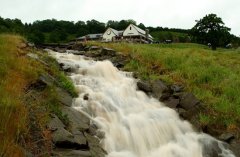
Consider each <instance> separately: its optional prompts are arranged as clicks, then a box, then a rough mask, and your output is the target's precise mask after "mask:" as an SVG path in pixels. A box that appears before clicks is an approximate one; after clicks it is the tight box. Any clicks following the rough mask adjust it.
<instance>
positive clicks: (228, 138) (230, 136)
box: [219, 133, 235, 143]
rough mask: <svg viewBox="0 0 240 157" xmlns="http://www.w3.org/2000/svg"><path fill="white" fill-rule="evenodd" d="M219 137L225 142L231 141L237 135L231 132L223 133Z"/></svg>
mask: <svg viewBox="0 0 240 157" xmlns="http://www.w3.org/2000/svg"><path fill="white" fill-rule="evenodd" d="M219 139H220V140H222V141H224V142H227V143H230V142H231V141H232V140H233V139H235V137H234V135H233V134H231V133H223V134H221V135H220V136H219Z"/></svg>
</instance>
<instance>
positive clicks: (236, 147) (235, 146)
mask: <svg viewBox="0 0 240 157" xmlns="http://www.w3.org/2000/svg"><path fill="white" fill-rule="evenodd" d="M230 149H231V150H232V152H233V153H234V155H235V156H236V157H240V141H236V142H234V143H232V144H231V145H230Z"/></svg>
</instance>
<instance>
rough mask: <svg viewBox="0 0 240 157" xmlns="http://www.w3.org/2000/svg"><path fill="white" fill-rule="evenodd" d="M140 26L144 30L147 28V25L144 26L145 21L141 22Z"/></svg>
mask: <svg viewBox="0 0 240 157" xmlns="http://www.w3.org/2000/svg"><path fill="white" fill-rule="evenodd" d="M138 27H139V28H141V29H143V30H145V29H146V27H145V26H144V24H143V23H140V24H139V25H138Z"/></svg>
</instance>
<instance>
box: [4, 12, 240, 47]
mask: <svg viewBox="0 0 240 157" xmlns="http://www.w3.org/2000/svg"><path fill="white" fill-rule="evenodd" d="M214 15H215V14H214ZM216 18H218V17H217V16H213V17H210V18H208V19H207V20H202V19H201V20H199V21H198V23H197V24H196V25H195V26H194V27H193V28H192V29H176V28H167V27H165V28H164V27H146V26H145V25H144V24H143V23H140V24H137V23H136V21H134V20H131V19H130V20H121V21H113V20H109V21H108V22H107V23H103V22H99V21H97V20H94V19H93V20H89V21H86V22H84V21H78V22H73V21H64V20H56V19H47V20H42V21H39V20H37V21H35V22H33V23H22V21H21V20H19V19H9V18H6V19H4V18H2V17H0V33H17V34H21V35H23V36H25V37H26V38H27V39H28V40H29V41H31V42H34V43H36V44H39V43H58V42H68V41H70V40H73V39H75V38H77V37H80V36H84V35H86V34H94V33H103V32H104V31H105V30H106V29H107V28H108V27H111V28H114V29H117V30H124V29H125V28H126V27H127V26H128V25H129V24H135V25H137V26H138V27H139V28H141V29H143V30H145V29H148V30H149V31H150V34H151V35H152V36H153V37H154V38H155V40H156V41H158V42H164V41H166V40H171V41H173V42H196V43H201V44H207V43H212V44H213V45H216V46H222V47H223V46H225V45H226V44H228V43H230V42H232V43H234V44H235V45H237V46H238V45H240V40H239V38H238V37H236V36H234V35H232V34H230V33H229V29H220V30H221V31H222V30H224V31H225V32H224V31H222V33H220V34H217V35H216V34H215V32H214V31H213V32H211V37H209V38H207V37H206V34H204V33H203V32H201V33H199V32H198V30H199V29H204V27H207V24H208V23H211V21H214V20H215V23H218V24H219V23H220V24H219V25H216V26H220V25H221V26H223V25H224V23H223V22H222V21H221V18H218V20H216ZM204 19H206V17H204ZM199 23H200V24H199ZM216 26H214V27H216ZM226 28H227V27H226ZM223 36H224V38H223ZM214 38H221V41H220V42H218V41H217V42H216V39H214ZM211 39H214V40H213V41H214V42H213V41H211ZM215 43H216V44H215Z"/></svg>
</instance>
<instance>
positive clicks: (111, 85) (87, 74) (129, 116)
mask: <svg viewBox="0 0 240 157" xmlns="http://www.w3.org/2000/svg"><path fill="white" fill-rule="evenodd" d="M49 53H50V54H51V55H52V56H54V57H55V58H56V59H57V60H58V62H61V63H64V64H65V65H68V66H71V67H72V68H73V69H75V70H74V72H73V73H71V78H72V80H73V82H74V84H75V86H76V88H77V90H78V93H79V97H78V98H77V99H76V100H75V102H74V104H73V107H74V108H76V109H77V110H80V111H83V112H85V113H86V114H87V115H88V116H89V117H91V118H92V121H93V123H95V124H96V125H97V126H98V128H99V129H100V130H101V131H103V132H104V133H105V138H103V139H102V141H101V143H102V146H103V148H104V149H105V150H106V151H107V152H108V155H107V156H108V157H207V156H209V157H210V156H213V155H214V154H215V155H217V154H216V153H218V156H223V157H227V156H228V157H232V156H234V155H232V154H231V152H230V151H229V150H228V149H225V148H224V145H223V144H222V143H221V142H219V141H217V140H215V139H214V138H212V137H210V136H208V135H206V134H202V133H196V132H194V131H193V129H192V126H191V125H190V124H189V123H188V122H186V121H183V120H181V119H180V118H179V116H178V114H177V113H176V112H175V111H174V110H172V109H170V108H168V107H165V105H164V104H163V103H160V102H159V101H157V100H156V99H154V98H151V97H148V96H147V95H146V94H145V93H143V92H142V91H139V90H137V86H136V80H135V79H133V78H132V77H131V74H130V73H126V72H121V71H119V70H118V69H117V68H115V67H114V66H113V65H112V64H111V62H109V61H101V62H100V61H93V60H91V59H89V58H86V57H83V56H76V55H73V54H68V53H56V52H53V51H50V52H49ZM84 97H85V99H88V100H84ZM207 154H209V155H207Z"/></svg>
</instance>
